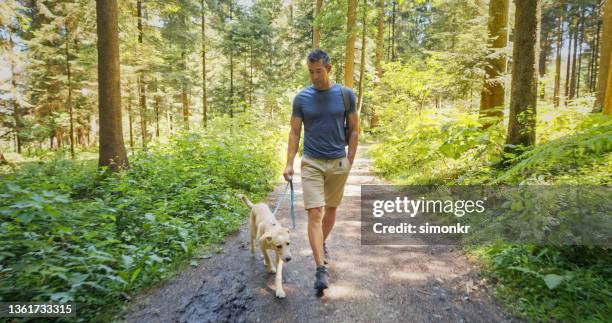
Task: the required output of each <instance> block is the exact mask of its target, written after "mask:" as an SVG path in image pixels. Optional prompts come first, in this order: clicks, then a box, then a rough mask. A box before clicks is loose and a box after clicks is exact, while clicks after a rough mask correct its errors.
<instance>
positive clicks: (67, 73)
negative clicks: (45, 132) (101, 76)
mask: <svg viewBox="0 0 612 323" xmlns="http://www.w3.org/2000/svg"><path fill="white" fill-rule="evenodd" d="M64 28H65V29H66V47H65V48H66V76H67V77H68V101H67V102H66V105H68V117H69V119H70V120H69V122H70V157H72V159H74V116H73V111H72V80H71V75H70V48H69V44H70V39H69V38H70V37H69V35H70V30H68V26H66V25H64Z"/></svg>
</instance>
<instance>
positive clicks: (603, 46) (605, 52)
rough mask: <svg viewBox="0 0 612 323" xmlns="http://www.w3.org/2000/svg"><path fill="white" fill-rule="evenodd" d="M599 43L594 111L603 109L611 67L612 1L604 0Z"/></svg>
mask: <svg viewBox="0 0 612 323" xmlns="http://www.w3.org/2000/svg"><path fill="white" fill-rule="evenodd" d="M601 29H602V32H601V40H600V44H599V61H600V63H599V68H598V75H597V91H596V93H595V103H594V106H593V110H594V111H601V108H602V105H603V102H604V98H605V97H604V96H605V94H606V88H607V86H608V84H607V83H608V82H607V79H608V69H610V55H611V54H612V1H611V0H604V5H603V26H602V28H601Z"/></svg>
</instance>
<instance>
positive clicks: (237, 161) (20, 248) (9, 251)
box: [0, 118, 284, 321]
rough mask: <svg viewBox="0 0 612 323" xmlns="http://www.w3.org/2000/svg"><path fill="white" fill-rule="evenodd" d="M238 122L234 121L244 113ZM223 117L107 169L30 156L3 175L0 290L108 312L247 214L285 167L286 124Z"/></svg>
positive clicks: (96, 313) (4, 296)
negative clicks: (245, 199)
mask: <svg viewBox="0 0 612 323" xmlns="http://www.w3.org/2000/svg"><path fill="white" fill-rule="evenodd" d="M234 121H235V120H234ZM241 124H242V126H241V127H240V128H237V127H236V126H234V127H236V128H234V129H232V130H228V131H227V132H222V131H220V130H221V129H229V128H230V121H228V120H225V119H223V118H219V119H217V120H216V121H215V123H214V124H213V125H211V126H210V128H209V129H208V130H207V131H206V132H201V133H193V132H190V133H182V134H180V135H177V136H175V137H173V138H172V140H171V142H170V143H169V144H168V145H164V146H161V145H160V146H153V147H150V149H149V150H148V151H147V152H146V153H140V154H139V155H137V156H135V157H133V158H132V159H131V163H130V168H129V169H127V170H125V171H124V172H121V173H118V174H115V175H113V176H110V177H107V178H104V177H102V176H101V175H102V174H103V170H101V171H98V170H97V169H96V168H95V163H94V161H86V162H77V161H67V160H63V159H59V160H53V161H50V162H45V163H31V164H29V165H26V166H24V167H22V168H21V169H19V170H18V171H17V172H16V173H13V174H8V175H5V176H4V177H3V178H2V184H0V196H1V197H2V198H1V199H0V240H2V241H3V243H2V244H1V245H0V273H1V274H0V300H5V301H7V300H16V299H21V300H31V301H49V300H54V301H75V302H77V303H78V304H79V320H81V321H89V320H92V319H94V318H95V319H97V320H102V321H108V320H110V315H112V314H113V313H115V311H116V310H117V309H118V308H120V306H118V305H121V303H122V301H121V299H122V295H125V294H123V293H130V292H132V291H134V290H136V289H137V288H140V287H143V286H146V285H148V284H150V283H152V282H155V281H157V280H159V279H160V278H163V277H166V276H167V275H169V274H170V272H171V270H172V269H173V268H174V267H175V266H176V265H177V264H179V263H181V262H182V261H185V260H187V259H189V257H190V256H191V255H192V254H193V253H194V252H195V251H196V250H197V249H198V248H199V247H201V246H203V245H207V244H209V243H215V242H219V241H221V240H222V239H223V237H224V236H225V235H226V234H227V233H229V232H232V231H234V230H235V229H236V228H237V226H238V225H239V224H240V223H241V222H242V220H243V219H244V216H245V215H246V214H247V213H246V211H245V209H244V207H243V206H242V203H241V202H240V201H239V200H238V199H237V198H236V197H235V195H236V193H237V192H245V193H247V194H248V195H249V196H250V197H251V198H252V199H253V200H258V199H260V198H262V197H264V195H265V193H266V192H267V191H268V190H270V189H271V188H272V186H273V185H274V182H273V180H274V179H275V178H276V177H275V176H274V175H276V174H279V173H280V166H281V163H280V158H279V157H280V152H279V150H278V148H279V147H281V146H282V145H279V143H280V142H281V141H280V140H281V138H282V139H284V136H281V135H280V132H279V131H277V130H271V129H274V128H273V127H271V126H270V125H268V124H261V123H249V121H248V120H242V122H241Z"/></svg>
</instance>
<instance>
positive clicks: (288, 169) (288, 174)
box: [283, 165, 293, 181]
mask: <svg viewBox="0 0 612 323" xmlns="http://www.w3.org/2000/svg"><path fill="white" fill-rule="evenodd" d="M283 176H284V177H285V180H286V181H289V180H290V179H293V166H291V165H287V167H285V172H284V173H283Z"/></svg>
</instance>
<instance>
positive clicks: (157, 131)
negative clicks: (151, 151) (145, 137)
mask: <svg viewBox="0 0 612 323" xmlns="http://www.w3.org/2000/svg"><path fill="white" fill-rule="evenodd" d="M153 93H155V95H154V96H153V98H154V100H155V103H154V110H155V137H157V139H159V105H160V101H161V97H160V96H159V94H158V93H157V78H156V79H155V80H153Z"/></svg>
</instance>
